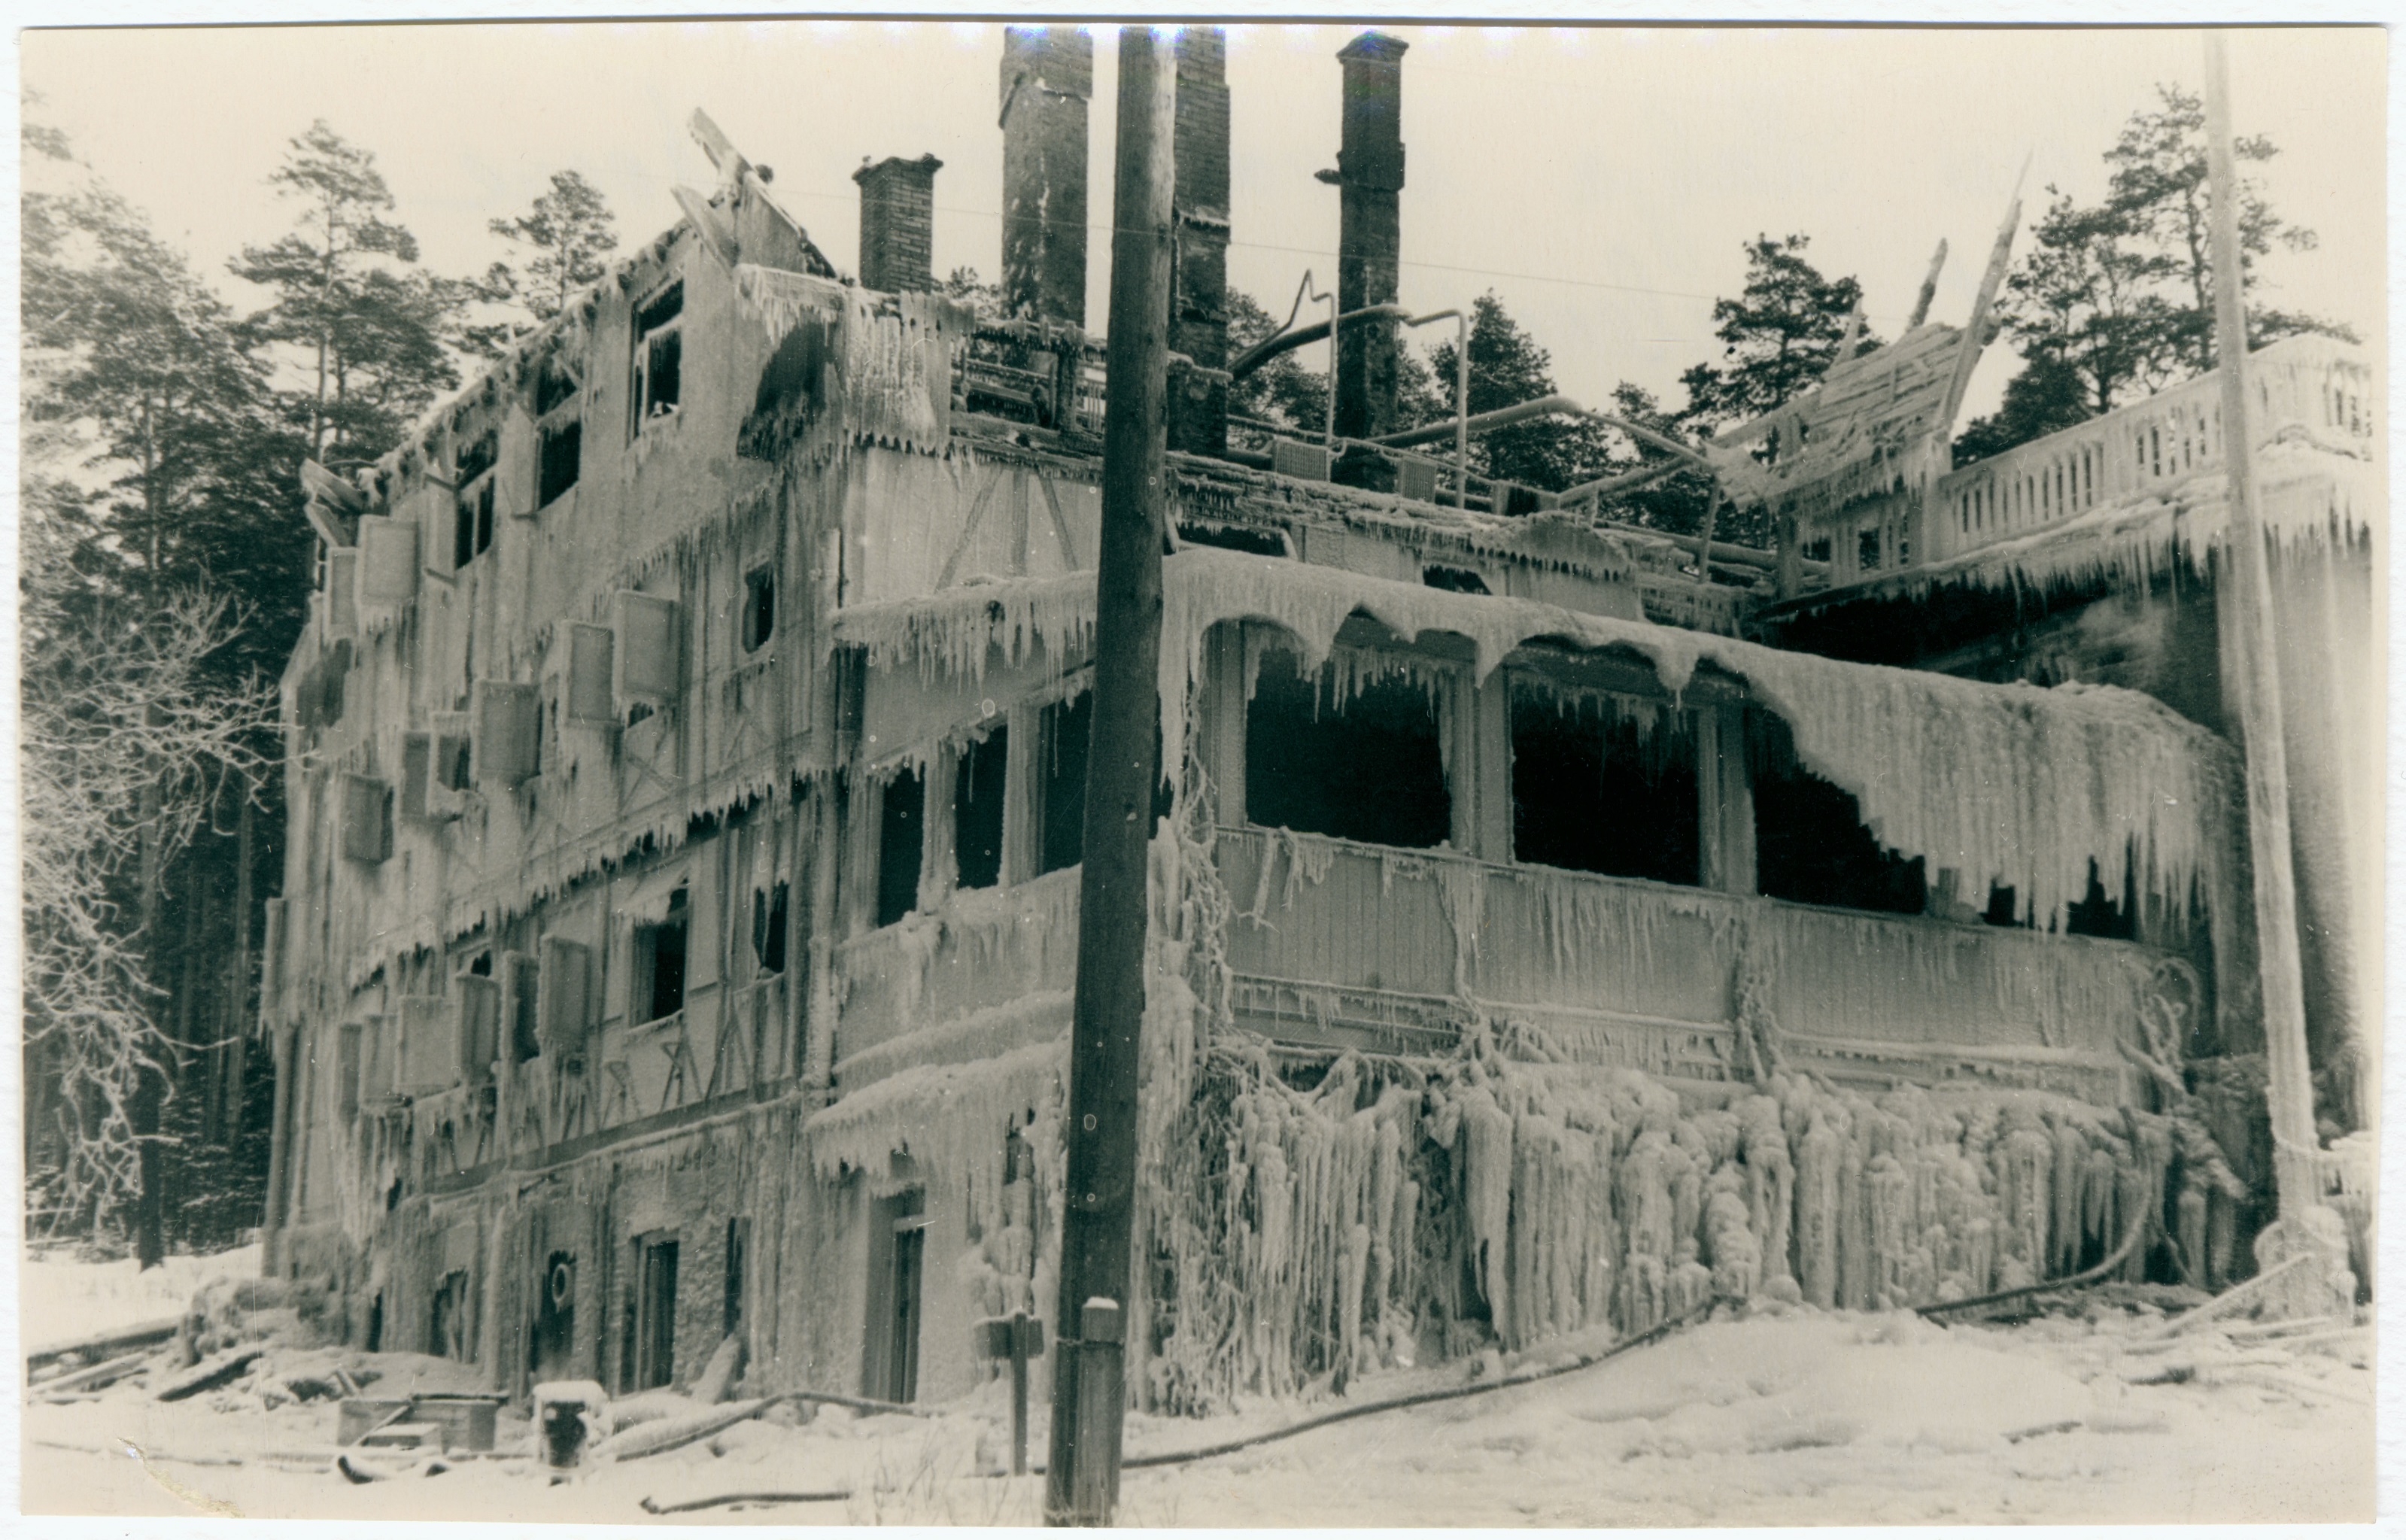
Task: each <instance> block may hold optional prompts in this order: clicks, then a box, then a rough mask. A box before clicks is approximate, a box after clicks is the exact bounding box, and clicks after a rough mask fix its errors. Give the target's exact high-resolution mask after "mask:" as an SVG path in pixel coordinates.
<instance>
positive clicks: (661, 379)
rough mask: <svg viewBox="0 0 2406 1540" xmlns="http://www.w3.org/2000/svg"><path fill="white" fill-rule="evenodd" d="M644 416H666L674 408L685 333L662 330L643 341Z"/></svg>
mask: <svg viewBox="0 0 2406 1540" xmlns="http://www.w3.org/2000/svg"><path fill="white" fill-rule="evenodd" d="M644 348H645V350H646V351H645V359H644V417H645V418H647V419H648V418H651V417H666V416H668V414H670V413H671V412H673V411H675V410H676V404H677V388H678V385H679V383H680V381H679V379H678V375H679V373H680V371H681V369H682V367H683V362H684V355H685V333H684V332H662V333H660V334H659V335H658V336H657V337H654V338H652V339H651V340H650V341H648V342H647V343H645V344H644Z"/></svg>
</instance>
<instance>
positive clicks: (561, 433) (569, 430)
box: [534, 417, 585, 508]
mask: <svg viewBox="0 0 2406 1540" xmlns="http://www.w3.org/2000/svg"><path fill="white" fill-rule="evenodd" d="M542 441H543V442H542V448H541V451H540V457H539V460H538V470H537V484H536V487H535V500H534V505H535V506H536V507H538V508H547V507H549V506H550V505H551V504H552V503H554V502H558V501H559V498H560V495H561V494H562V493H564V492H566V491H567V490H568V489H569V488H570V487H573V486H575V485H576V478H577V475H578V474H579V473H580V472H581V471H582V470H583V469H584V459H585V419H584V418H582V417H570V418H569V419H568V420H567V421H565V422H561V423H558V424H555V425H553V426H550V427H546V428H545V429H544V431H543V435H542Z"/></svg>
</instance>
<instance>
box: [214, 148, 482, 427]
mask: <svg viewBox="0 0 2406 1540" xmlns="http://www.w3.org/2000/svg"><path fill="white" fill-rule="evenodd" d="M268 181H269V183H270V184H271V185H273V186H274V187H275V188H276V191H278V192H279V193H280V194H282V195H283V196H285V197H288V198H290V199H292V200H293V201H295V202H296V203H297V204H298V205H300V213H299V218H298V219H297V220H296V227H295V229H294V230H293V231H292V232H291V233H289V234H287V235H285V236H283V237H282V238H281V239H279V240H276V241H275V242H272V243H270V244H269V245H266V246H247V247H243V250H242V256H241V258H240V259H239V260H238V261H235V262H234V264H233V269H234V275H235V276H237V277H240V278H243V279H245V280H247V281H248V282H251V283H255V284H259V285H261V286H262V287H264V288H266V289H269V290H273V291H274V292H275V295H276V299H275V302H274V303H273V304H270V305H269V306H268V307H267V308H266V309H265V310H264V311H262V312H261V313H260V314H259V315H258V316H256V317H253V318H252V319H251V323H250V324H251V327H252V330H253V332H254V334H255V335H256V336H257V337H258V338H260V339H261V340H262V341H264V342H270V343H276V344H280V345H283V346H286V347H288V348H290V349H292V350H293V351H294V352H295V353H296V354H297V355H298V360H299V363H300V368H301V371H302V374H303V376H304V383H303V384H302V385H301V386H300V387H299V388H298V389H290V390H287V391H285V392H283V393H282V396H283V400H284V402H285V403H286V410H287V413H288V416H289V417H290V419H291V420H292V422H293V423H294V425H295V426H296V427H297V428H298V429H299V430H300V431H302V433H303V436H304V438H305V439H306V441H307V444H308V452H309V454H310V456H311V457H312V458H314V459H318V460H320V461H337V462H342V463H359V462H364V461H367V460H372V459H375V457H376V456H378V455H380V454H382V453H383V452H384V451H385V450H386V449H388V448H389V447H391V446H392V445H393V444H394V443H395V442H397V441H398V440H399V438H400V435H401V432H402V430H403V428H404V427H405V426H406V425H407V423H408V422H409V420H410V419H411V418H412V417H415V416H416V415H417V414H418V412H420V411H422V410H424V409H425V407H426V406H428V405H429V404H431V403H432V402H433V400H434V398H435V396H436V395H437V394H438V393H440V392H442V391H444V390H447V389H452V388H453V387H455V386H457V385H458V384H459V383H460V372H459V369H458V366H457V365H456V363H455V362H454V361H453V359H452V356H451V354H450V352H449V351H448V350H447V348H446V346H445V343H446V337H447V336H448V334H449V333H450V332H452V331H453V329H455V328H456V327H457V326H458V325H459V322H460V310H461V307H462V305H463V304H464V303H465V301H466V300H467V298H468V297H469V294H470V290H469V289H468V288H467V286H465V285H463V284H460V283H459V282H458V281H456V280H450V279H444V278H438V277H436V276H433V275H432V274H429V273H425V272H423V271H419V270H418V269H417V268H416V265H415V264H416V263H417V261H418V239H417V237H416V236H414V235H412V234H411V233H409V231H408V229H407V228H406V227H404V226H403V225H400V224H397V223H395V222H393V221H392V220H390V219H387V218H385V215H386V213H387V212H388V211H389V210H390V209H391V208H392V206H393V197H392V192H391V190H390V189H389V188H388V187H387V186H386V185H385V179H384V175H383V173H381V172H379V171H378V170H377V169H376V166H375V156H374V155H372V154H370V153H369V152H368V151H366V150H363V149H361V148H357V147H355V146H353V145H352V144H350V143H349V142H348V141H347V140H345V139H344V138H343V137H342V136H341V135H340V134H336V133H335V132H334V131H333V129H332V128H330V127H328V126H327V124H326V122H325V121H324V120H322V119H321V120H318V121H317V122H315V123H313V124H311V125H310V127H309V130H308V132H307V133H305V134H302V135H301V136H300V137H298V138H296V139H293V140H292V141H290V147H289V148H288V151H287V153H286V155H285V158H284V162H283V163H282V164H281V165H279V166H277V167H276V170H275V172H274V173H272V174H271V175H270V176H269V177H268Z"/></svg>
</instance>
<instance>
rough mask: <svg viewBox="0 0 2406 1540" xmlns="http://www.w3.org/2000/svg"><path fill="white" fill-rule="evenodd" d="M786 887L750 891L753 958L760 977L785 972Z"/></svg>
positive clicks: (781, 884) (782, 884) (780, 885)
mask: <svg viewBox="0 0 2406 1540" xmlns="http://www.w3.org/2000/svg"><path fill="white" fill-rule="evenodd" d="M786 901H787V900H786V885H785V883H778V884H777V885H776V886H774V887H772V888H771V889H769V890H768V891H767V892H766V893H763V892H761V891H760V890H759V889H757V888H755V889H753V890H752V955H753V956H755V957H757V958H758V959H759V963H760V971H761V972H763V973H783V972H784V971H785V929H786V909H785V906H786Z"/></svg>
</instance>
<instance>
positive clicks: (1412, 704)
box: [1245, 649, 1453, 849]
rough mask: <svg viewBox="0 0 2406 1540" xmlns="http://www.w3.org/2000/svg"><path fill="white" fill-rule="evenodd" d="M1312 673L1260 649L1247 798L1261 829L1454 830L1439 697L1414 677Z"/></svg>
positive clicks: (1381, 836)
mask: <svg viewBox="0 0 2406 1540" xmlns="http://www.w3.org/2000/svg"><path fill="white" fill-rule="evenodd" d="M1345 688H1346V686H1345V685H1343V684H1342V683H1340V682H1339V681H1338V679H1337V672H1336V670H1335V668H1334V667H1333V666H1329V667H1323V669H1321V670H1320V671H1319V672H1318V673H1317V674H1316V675H1314V676H1311V677H1309V678H1307V677H1305V676H1304V675H1303V674H1302V673H1301V672H1300V671H1299V668H1298V665H1297V662H1296V659H1295V655H1294V654H1293V653H1291V652H1287V651H1284V650H1282V649H1274V650H1271V651H1269V652H1267V653H1265V654H1264V655H1263V657H1262V659H1261V669H1260V671H1259V672H1258V674H1257V675H1256V676H1255V681H1254V690H1253V700H1252V701H1251V702H1250V703H1249V704H1248V705H1247V707H1246V710H1245V801H1246V805H1247V812H1249V814H1250V815H1251V817H1252V821H1253V823H1255V824H1257V825H1260V826H1262V827H1265V828H1290V829H1294V830H1295V831H1297V832H1298V833H1309V834H1326V835H1333V836H1335V837H1336V838H1337V839H1340V840H1358V841H1363V842H1365V843H1367V844H1376V845H1398V846H1402V847H1405V848H1408V849H1426V848H1429V847H1431V846H1435V845H1440V844H1443V843H1444V842H1445V841H1446V839H1447V838H1448V836H1449V835H1451V832H1452V817H1453V813H1452V806H1453V804H1452V800H1451V794H1450V792H1449V791H1448V789H1447V787H1446V784H1445V764H1444V760H1443V757H1442V755H1441V752H1440V749H1439V740H1438V723H1437V703H1436V701H1435V700H1434V699H1431V697H1430V691H1429V689H1428V687H1427V685H1426V684H1425V683H1424V682H1422V681H1421V680H1418V679H1411V678H1398V677H1393V676H1391V677H1388V678H1384V679H1379V680H1374V681H1370V682H1367V683H1364V684H1362V685H1361V687H1360V689H1359V690H1358V691H1357V692H1355V693H1352V694H1351V695H1350V696H1348V695H1345V694H1343V693H1342V692H1344V690H1345Z"/></svg>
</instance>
